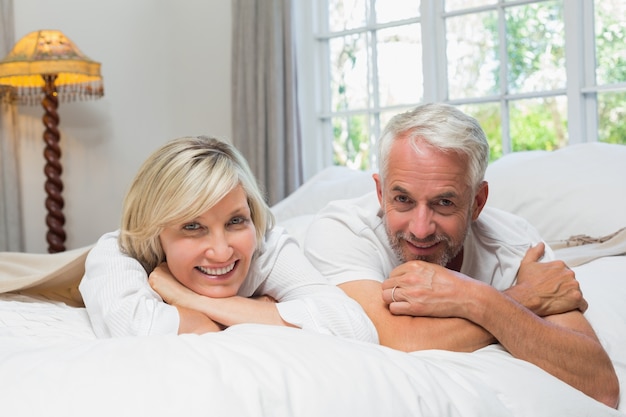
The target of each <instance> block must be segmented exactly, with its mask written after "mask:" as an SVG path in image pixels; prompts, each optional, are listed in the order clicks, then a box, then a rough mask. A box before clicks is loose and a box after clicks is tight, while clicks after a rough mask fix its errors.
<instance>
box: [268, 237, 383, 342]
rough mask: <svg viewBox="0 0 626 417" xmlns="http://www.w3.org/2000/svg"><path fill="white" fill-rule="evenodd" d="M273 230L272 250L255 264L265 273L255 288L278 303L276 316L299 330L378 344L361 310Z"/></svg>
mask: <svg viewBox="0 0 626 417" xmlns="http://www.w3.org/2000/svg"><path fill="white" fill-rule="evenodd" d="M278 229H279V230H276V229H275V230H273V231H272V232H270V233H271V234H272V237H271V238H270V239H269V241H268V242H267V243H268V246H269V247H271V248H272V249H271V250H269V251H268V252H271V254H270V253H267V254H264V256H263V257H262V258H260V259H259V260H258V261H259V265H258V267H259V272H261V273H263V272H264V271H269V274H268V275H267V278H266V279H265V280H264V281H263V282H262V283H261V285H260V286H259V288H258V289H257V291H256V293H257V294H267V295H270V296H271V297H273V298H274V299H276V300H277V301H278V303H277V308H278V312H279V314H280V316H281V317H282V318H283V320H285V321H286V322H288V323H291V324H293V325H295V326H298V327H300V328H302V329H303V330H309V331H314V332H317V333H325V334H331V335H336V336H342V337H347V338H351V339H357V340H363V341H367V342H373V343H378V333H377V332H376V328H375V327H374V325H373V323H372V322H371V320H370V319H369V317H367V315H366V314H365V311H364V310H363V308H362V307H361V306H360V305H359V304H358V303H357V302H356V301H354V300H353V299H352V298H350V297H348V296H347V295H346V294H345V293H344V292H343V291H342V290H341V289H339V288H338V287H336V286H334V285H332V284H331V283H329V282H328V281H327V280H326V279H325V278H324V277H323V276H322V275H321V273H320V272H319V271H318V270H317V269H315V267H313V265H312V264H311V263H310V262H309V260H308V259H307V258H306V257H305V256H304V254H303V253H302V251H301V250H300V247H299V246H298V244H297V242H296V241H295V239H293V238H292V237H290V236H289V235H287V234H286V233H283V231H282V230H281V229H280V228H278Z"/></svg>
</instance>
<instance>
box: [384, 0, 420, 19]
mask: <svg viewBox="0 0 626 417" xmlns="http://www.w3.org/2000/svg"><path fill="white" fill-rule="evenodd" d="M419 15H420V1H419V0H384V1H380V0H379V1H377V2H376V21H377V22H378V23H387V22H393V21H396V20H403V19H410V18H412V17H418V16H419Z"/></svg>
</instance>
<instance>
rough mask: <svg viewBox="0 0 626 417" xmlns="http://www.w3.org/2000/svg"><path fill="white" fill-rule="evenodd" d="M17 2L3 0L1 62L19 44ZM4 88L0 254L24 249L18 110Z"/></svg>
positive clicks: (0, 112)
mask: <svg viewBox="0 0 626 417" xmlns="http://www.w3.org/2000/svg"><path fill="white" fill-rule="evenodd" d="M13 19H14V17H13V0H0V59H1V58H4V57H5V56H6V55H7V54H8V53H9V51H10V50H11V48H12V47H13V44H14V42H15V30H14V22H13ZM9 92H10V89H9V88H0V251H11V252H21V251H23V250H24V238H23V232H22V210H21V195H20V180H19V165H18V161H19V158H18V155H19V152H18V151H19V147H18V143H17V137H18V135H17V110H16V108H15V105H14V104H12V103H10V102H9V100H8V99H7V94H9Z"/></svg>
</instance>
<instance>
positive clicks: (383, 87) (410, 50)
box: [377, 24, 424, 107]
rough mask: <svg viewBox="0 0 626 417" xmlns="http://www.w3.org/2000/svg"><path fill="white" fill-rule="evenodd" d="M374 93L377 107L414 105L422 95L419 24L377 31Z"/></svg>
mask: <svg viewBox="0 0 626 417" xmlns="http://www.w3.org/2000/svg"><path fill="white" fill-rule="evenodd" d="M377 39H378V77H379V78H378V83H379V85H378V91H379V99H380V105H381V106H383V107H384V106H393V105H397V104H407V103H417V102H419V101H421V100H422V96H423V92H424V89H423V76H422V75H423V74H422V42H421V33H420V25H419V24H414V25H405V26H399V27H394V28H389V29H383V30H380V31H378V32H377Z"/></svg>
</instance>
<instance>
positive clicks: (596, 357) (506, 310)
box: [467, 287, 619, 407]
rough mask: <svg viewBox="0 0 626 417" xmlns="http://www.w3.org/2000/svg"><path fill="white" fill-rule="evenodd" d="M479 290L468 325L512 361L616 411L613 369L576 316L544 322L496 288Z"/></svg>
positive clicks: (563, 315)
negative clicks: (534, 367) (488, 336)
mask: <svg viewBox="0 0 626 417" xmlns="http://www.w3.org/2000/svg"><path fill="white" fill-rule="evenodd" d="M483 289H484V291H481V293H480V295H479V296H478V297H479V298H478V299H475V300H473V301H474V302H472V303H471V307H470V309H468V317H467V319H468V320H472V321H473V322H475V323H477V324H479V325H480V326H482V327H484V328H485V329H486V330H487V331H489V332H490V333H491V334H493V335H494V337H495V338H496V339H497V340H498V341H499V342H500V343H501V344H502V345H503V346H504V348H505V349H507V350H508V351H509V352H510V353H511V354H512V355H513V356H514V357H516V358H519V359H523V360H526V361H528V362H531V363H533V364H535V365H537V366H539V367H540V368H542V369H544V370H545V371H547V372H549V373H550V374H552V375H554V376H555V377H557V378H559V379H561V380H562V381H564V382H566V383H568V384H569V385H571V386H573V387H575V388H577V389H579V390H580V391H582V392H584V393H586V394H587V395H589V396H591V397H593V398H595V399H597V400H598V401H601V402H603V403H605V404H607V405H609V406H611V407H615V406H616V404H617V401H618V398H619V384H618V381H617V377H616V375H615V371H614V369H613V365H612V363H611V361H610V359H609V357H608V355H607V354H606V352H605V351H604V349H603V348H602V345H601V344H600V342H599V341H598V340H597V338H596V337H595V334H594V333H593V330H592V329H591V326H590V325H589V324H588V322H587V321H586V319H585V318H584V317H583V315H582V314H581V313H580V312H577V311H573V312H570V313H565V314H561V315H555V316H550V317H549V318H547V319H543V318H540V317H538V316H537V315H535V314H534V313H533V312H531V311H529V310H528V309H526V308H525V307H523V306H521V305H520V304H519V303H517V302H516V301H515V300H513V299H511V298H510V297H508V296H506V295H504V294H502V293H499V292H498V291H496V290H495V289H493V288H490V287H484V288H483ZM511 323H515V325H514V326H511Z"/></svg>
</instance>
